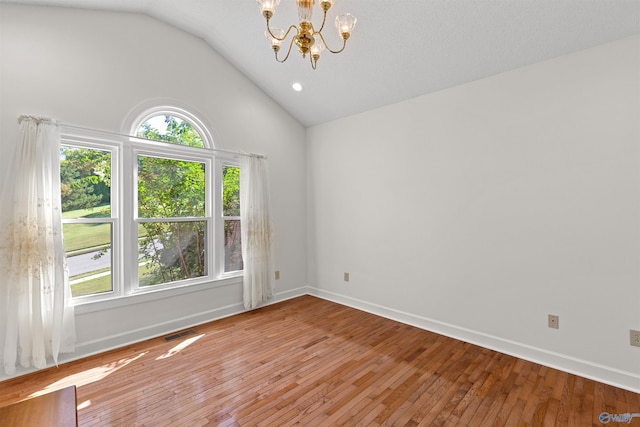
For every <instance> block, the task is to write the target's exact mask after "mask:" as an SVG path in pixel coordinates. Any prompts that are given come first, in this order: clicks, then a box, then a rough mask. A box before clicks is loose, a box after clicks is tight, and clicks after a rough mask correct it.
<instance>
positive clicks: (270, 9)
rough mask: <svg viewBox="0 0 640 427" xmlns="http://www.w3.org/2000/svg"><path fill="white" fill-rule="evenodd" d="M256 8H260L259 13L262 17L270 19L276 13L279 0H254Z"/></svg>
mask: <svg viewBox="0 0 640 427" xmlns="http://www.w3.org/2000/svg"><path fill="white" fill-rule="evenodd" d="M256 3H258V6H259V7H260V12H262V15H263V16H264V17H265V18H267V19H270V18H271V17H272V16H273V14H274V13H275V12H276V8H277V7H278V5H279V4H280V0H256Z"/></svg>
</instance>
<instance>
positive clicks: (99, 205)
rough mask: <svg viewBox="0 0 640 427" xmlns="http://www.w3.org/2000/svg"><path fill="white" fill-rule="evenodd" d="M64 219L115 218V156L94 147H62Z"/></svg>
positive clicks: (61, 168) (61, 173) (61, 175)
mask: <svg viewBox="0 0 640 427" xmlns="http://www.w3.org/2000/svg"><path fill="white" fill-rule="evenodd" d="M60 196H61V201H62V212H63V218H99V217H109V216H111V207H110V204H111V153H110V152H108V151H100V150H93V149H90V148H75V147H68V146H62V147H61V148H60Z"/></svg>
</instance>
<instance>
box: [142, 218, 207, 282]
mask: <svg viewBox="0 0 640 427" xmlns="http://www.w3.org/2000/svg"><path fill="white" fill-rule="evenodd" d="M140 225H141V226H142V227H143V228H144V230H145V232H146V235H145V236H141V237H140V239H139V240H138V242H139V243H138V245H139V246H138V251H139V253H140V267H141V268H140V269H139V272H140V274H139V280H138V282H139V286H150V285H158V284H162V283H169V282H176V281H178V280H185V279H190V278H194V277H202V276H205V275H206V274H207V266H206V262H205V259H206V257H205V253H206V251H205V248H206V222H205V221H188V222H145V223H141V224H140Z"/></svg>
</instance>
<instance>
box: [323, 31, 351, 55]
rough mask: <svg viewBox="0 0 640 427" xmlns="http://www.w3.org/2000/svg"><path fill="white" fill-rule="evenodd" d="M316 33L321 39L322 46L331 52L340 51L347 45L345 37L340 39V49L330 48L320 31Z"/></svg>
mask: <svg viewBox="0 0 640 427" xmlns="http://www.w3.org/2000/svg"><path fill="white" fill-rule="evenodd" d="M318 35H319V36H320V39H321V40H322V43H323V44H324V47H326V48H327V50H328V51H329V52H331V53H340V52H342V51H343V50H344V48H345V47H347V39H344V38H343V39H342V49H340V50H331V48H330V47H329V45H328V44H327V41H326V40H325V39H324V36H323V35H322V33H321V32H319V31H318Z"/></svg>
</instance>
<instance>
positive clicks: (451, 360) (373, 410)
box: [0, 296, 640, 426]
mask: <svg viewBox="0 0 640 427" xmlns="http://www.w3.org/2000/svg"><path fill="white" fill-rule="evenodd" d="M194 329H195V331H196V333H195V334H191V335H185V336H183V337H180V338H177V339H175V340H173V341H169V342H165V341H163V339H162V338H157V339H153V340H149V341H145V342H142V343H139V344H135V345H131V346H128V347H124V348H121V349H118V350H114V351H111V352H108V353H104V354H100V355H97V356H93V357H90V358H87V359H83V360H80V361H77V362H72V363H68V364H65V365H61V366H60V367H59V368H52V369H48V370H44V371H41V372H38V373H35V374H31V375H27V376H23V377H18V378H15V379H11V380H8V381H4V382H0V406H5V405H7V404H10V403H13V402H16V401H20V400H23V399H26V398H27V397H29V396H35V395H39V394H42V393H46V392H49V391H52V390H56V389H60V388H64V387H66V386H69V385H76V386H77V393H78V408H79V410H78V422H79V425H80V426H203V425H219V426H238V425H251V426H254V425H255V426H288V425H301V426H315V425H322V426H337V425H349V426H356V425H357V426H377V425H395V426H418V425H420V426H440V425H443V426H491V425H495V426H503V425H504V426H542V425H548V426H553V425H557V426H590V425H595V426H602V425H603V424H602V423H601V422H600V421H599V420H598V416H599V414H600V413H602V412H605V411H606V412H608V413H611V414H622V413H627V412H629V413H637V412H640V395H639V394H636V393H632V392H629V391H625V390H621V389H618V388H615V387H612V386H608V385H605V384H601V383H598V382H595V381H591V380H587V379H584V378H581V377H578V376H575V375H571V374H568V373H565V372H561V371H557V370H554V369H550V368H546V367H543V366H540V365H537V364H534V363H530V362H526V361H524V360H521V359H518V358H515V357H511V356H507V355H505V354H501V353H497V352H494V351H491V350H487V349H484V348H481V347H478V346H475V345H472V344H468V343H464V342H461V341H456V340H454V339H450V338H446V337H443V336H440V335H436V334H433V333H431V332H427V331H424V330H421V329H417V328H414V327H411V326H407V325H404V324H401V323H397V322H394V321H391V320H387V319H384V318H381V317H377V316H374V315H371V314H367V313H364V312H361V311H358V310H355V309H352V308H348V307H344V306H341V305H338V304H335V303H331V302H328V301H324V300H321V299H318V298H314V297H311V296H303V297H300V298H296V299H293V300H289V301H285V302H282V303H279V304H275V305H272V306H269V307H265V308H262V309H259V310H255V311H252V312H248V313H244V314H240V315H237V316H233V317H229V318H226V319H222V320H219V321H216V322H212V323H209V324H206V325H202V326H198V327H196V328H194ZM634 422H635V423H638V424H640V419H637V418H636V419H634V420H633V421H632V423H631V424H632V425H633V423H634ZM1 424H2V422H1V420H0V425H1ZM612 425H616V423H612Z"/></svg>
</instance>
